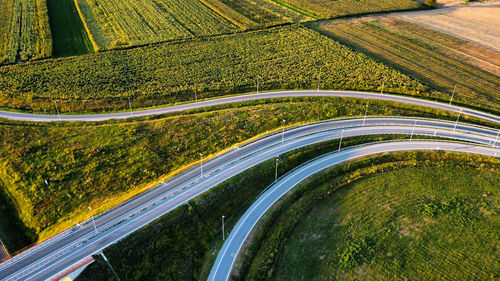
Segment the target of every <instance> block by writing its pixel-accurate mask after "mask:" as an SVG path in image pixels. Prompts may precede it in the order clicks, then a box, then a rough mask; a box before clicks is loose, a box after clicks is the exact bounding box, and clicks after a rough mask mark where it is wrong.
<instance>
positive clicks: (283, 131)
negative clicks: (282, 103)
mask: <svg viewBox="0 0 500 281" xmlns="http://www.w3.org/2000/svg"><path fill="white" fill-rule="evenodd" d="M282 122H283V130H282V133H281V143H283V142H284V141H285V122H286V121H285V119H283V120H282Z"/></svg>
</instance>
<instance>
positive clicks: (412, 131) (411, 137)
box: [410, 120, 417, 140]
mask: <svg viewBox="0 0 500 281" xmlns="http://www.w3.org/2000/svg"><path fill="white" fill-rule="evenodd" d="M415 126H417V120H415V123H413V129H412V130H411V135H410V140H412V139H413V133H414V132H415Z"/></svg>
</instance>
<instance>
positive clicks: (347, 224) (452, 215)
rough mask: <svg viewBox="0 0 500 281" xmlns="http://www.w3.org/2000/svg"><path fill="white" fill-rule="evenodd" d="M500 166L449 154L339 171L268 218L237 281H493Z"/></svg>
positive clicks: (301, 190)
mask: <svg viewBox="0 0 500 281" xmlns="http://www.w3.org/2000/svg"><path fill="white" fill-rule="evenodd" d="M499 168H500V161H499V160H498V159H496V158H485V157H479V156H471V155H465V154H451V153H443V152H439V153H432V154H430V153H423V152H422V153H421V152H419V153H401V154H388V155H385V156H382V157H375V158H369V159H365V160H361V161H356V162H352V163H350V164H347V165H344V166H339V167H335V168H333V169H331V170H330V171H328V172H327V173H323V174H321V175H318V176H315V177H314V178H313V179H311V180H309V181H308V182H305V183H303V184H302V185H300V186H299V187H298V188H296V189H295V191H293V192H292V193H291V194H289V195H288V197H287V198H286V199H285V200H282V201H281V202H279V204H277V206H276V207H274V208H273V209H272V210H271V212H270V213H268V214H267V215H266V217H265V218H264V220H262V221H261V222H260V223H259V226H258V227H257V230H256V233H254V234H253V235H252V237H254V240H253V241H252V243H251V244H250V247H249V248H247V249H245V256H244V257H243V260H240V261H239V262H238V265H239V268H238V271H237V272H236V274H235V275H233V279H235V280H331V279H334V280H352V279H357V278H361V279H368V280H389V279H390V280H393V279H394V278H398V279H400V278H401V279H405V278H408V279H421V278H423V279H443V280H449V279H453V280H470V279H476V278H477V279H481V280H489V279H491V278H493V279H494V278H495V277H494V275H495V274H496V273H495V272H498V268H499V266H500V264H499V263H498V261H495V255H497V254H498V249H497V248H496V247H494V243H495V242H493V241H498V229H499V227H500V225H499V224H498V210H499V206H498V195H496V193H497V192H498V185H497V184H496V183H498V180H499V177H498V175H499V174H498V169H499ZM340 187H342V188H341V189H340V190H337V189H339V188H340ZM458 233H460V235H456V234H458ZM464 233H466V234H465V235H463V234H464ZM492 243H493V244H492ZM491 246H493V247H491ZM431 268H432V270H431ZM465 268H467V269H465ZM424 276H425V277H424ZM497 277H498V276H497Z"/></svg>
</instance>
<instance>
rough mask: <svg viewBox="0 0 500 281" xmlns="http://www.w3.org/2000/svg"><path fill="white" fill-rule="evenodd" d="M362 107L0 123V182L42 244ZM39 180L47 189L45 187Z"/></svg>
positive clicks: (279, 105)
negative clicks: (279, 132) (243, 147)
mask: <svg viewBox="0 0 500 281" xmlns="http://www.w3.org/2000/svg"><path fill="white" fill-rule="evenodd" d="M364 111H365V101H363V100H355V99H341V98H299V99H297V98H294V99H278V100H263V101H258V102H251V103H241V104H239V105H237V106H236V107H235V108H234V105H233V108H231V107H228V106H226V107H221V109H219V110H216V109H213V110H207V109H204V110H200V111H196V112H193V113H190V114H184V115H182V114H180V115H179V114H178V115H170V116H168V117H164V118H160V117H156V118H158V119H152V120H147V119H146V120H142V121H140V120H136V121H135V122H129V121H123V122H115V123H96V124H92V123H90V124H89V123H81V124H80V123H60V124H54V123H51V124H45V123H41V124H36V123H18V122H6V121H5V122H2V123H1V124H0V126H1V130H0V159H1V160H0V167H1V169H0V179H1V180H2V181H3V183H4V186H5V188H6V190H8V193H9V194H10V195H11V198H13V199H14V202H15V204H14V205H16V206H17V212H19V217H20V220H21V221H22V222H23V223H24V224H25V225H26V227H27V228H28V229H31V231H32V232H33V233H35V237H37V238H38V239H40V240H41V239H44V238H47V237H49V236H50V235H53V234H54V233H57V232H59V231H61V230H63V229H65V228H67V227H69V226H71V223H70V222H69V220H68V219H72V220H73V221H82V220H84V219H87V218H88V215H89V214H88V210H87V207H86V206H88V205H92V206H93V207H94V206H95V207H94V209H95V212H102V211H105V210H107V209H109V208H111V207H113V206H114V205H116V204H118V203H120V202H122V201H123V200H125V199H127V198H130V197H131V196H133V195H135V194H137V193H139V192H141V191H143V190H144V189H146V188H148V187H150V186H151V185H150V183H154V182H156V181H157V180H158V179H159V178H160V177H162V176H163V175H167V174H171V173H173V172H175V171H177V170H179V169H182V168H183V167H186V165H189V164H190V163H195V162H196V161H198V160H199V158H198V157H199V156H198V153H199V152H203V154H204V155H207V156H208V155H210V154H215V153H217V152H219V151H222V150H223V149H226V148H230V147H231V146H232V145H234V144H237V143H241V142H243V141H245V140H247V139H249V138H252V137H254V136H256V135H259V134H264V133H266V132H267V131H272V130H275V129H277V128H280V127H281V122H280V120H282V119H286V120H287V124H289V125H292V124H301V123H306V122H311V121H317V120H324V119H330V118H337V117H343V116H361V115H363V114H364ZM369 114H370V115H400V114H402V115H411V116H433V115H441V116H443V117H444V118H448V119H455V118H456V117H455V115H448V113H444V112H441V111H436V110H428V109H422V108H418V107H412V106H409V107H407V106H405V107H403V108H399V107H398V105H397V104H394V103H387V102H375V101H371V102H370V112H369ZM45 180H47V182H48V183H47V184H46V183H45Z"/></svg>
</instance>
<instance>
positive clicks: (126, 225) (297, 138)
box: [0, 117, 498, 280]
mask: <svg viewBox="0 0 500 281" xmlns="http://www.w3.org/2000/svg"><path fill="white" fill-rule="evenodd" d="M342 130H343V132H342ZM369 134H406V135H409V137H410V136H417V135H428V136H436V137H447V138H454V139H458V140H463V141H470V142H475V143H480V144H484V145H489V146H495V147H498V143H497V140H498V131H496V130H492V129H489V128H485V127H479V126H471V125H465V124H460V123H458V124H457V123H455V122H446V121H439V120H433V119H414V118H400V117H391V118H366V119H365V118H351V119H340V120H332V121H326V122H318V123H312V124H307V125H303V126H298V127H294V128H290V129H288V130H286V131H285V133H284V134H282V133H281V132H278V133H274V134H270V135H267V136H264V137H262V138H260V139H258V140H255V141H253V142H250V143H248V144H245V145H242V146H240V147H236V148H234V149H232V150H230V151H227V152H226V153H224V154H221V155H219V156H217V157H214V158H212V159H210V160H209V161H206V162H205V163H204V165H203V168H204V169H203V170H204V177H203V178H201V177H200V171H199V167H193V168H191V169H189V170H187V171H185V172H184V173H181V174H179V175H178V176H176V177H173V178H172V179H171V180H170V181H168V182H167V183H163V184H160V185H159V186H158V187H157V188H154V189H151V190H149V191H148V192H145V193H143V194H141V195H139V196H137V197H135V198H133V199H131V200H129V201H127V202H125V203H123V204H121V205H119V206H117V207H115V208H113V209H111V210H109V211H108V212H105V213H103V214H101V215H99V216H98V217H96V220H95V223H96V226H97V233H96V232H95V231H94V227H93V225H92V223H89V221H86V222H83V223H82V227H74V228H72V229H69V230H66V231H64V232H62V233H60V234H58V235H56V236H54V237H52V238H50V239H48V240H46V241H44V242H42V243H40V244H38V245H36V246H34V247H32V248H30V249H28V250H26V251H24V252H22V253H20V254H19V255H17V256H15V257H13V258H12V259H10V260H8V261H6V262H4V263H2V264H0V279H2V280H46V279H50V278H51V277H53V276H55V275H57V274H58V273H60V272H62V271H63V270H65V269H66V268H69V267H71V266H72V265H74V264H76V263H78V262H79V261H81V260H83V259H85V258H87V257H89V256H90V255H92V254H95V253H98V252H99V251H101V250H102V249H104V248H105V247H107V246H109V245H110V244H113V243H115V242H116V241H118V240H120V239H122V238H124V237H126V236H127V235H129V234H130V233H132V232H133V231H135V230H137V229H139V228H141V227H143V226H144V225H146V224H148V223H150V222H152V221H154V220H155V219H157V218H158V217H160V216H162V215H164V214H165V213H167V212H169V211H171V210H173V209H175V208H176V207H178V206H180V205H182V204H185V203H186V202H187V201H188V200H190V199H192V198H194V197H196V196H198V195H200V194H201V193H203V192H205V191H207V190H209V189H210V188H212V187H214V186H216V185H217V184H220V183H222V182H223V181H225V180H227V179H229V178H231V177H233V176H235V175H237V174H239V173H241V172H242V171H244V170H246V169H248V168H250V167H253V166H255V165H257V164H258V163H261V162H263V161H265V160H267V159H271V158H273V157H276V156H278V155H280V154H282V153H284V152H287V151H290V150H293V149H296V148H300V147H303V146H307V145H311V144H314V143H318V142H322V141H326V140H331V139H337V138H339V137H340V136H341V135H343V137H349V136H359V135H369ZM283 137H284V141H283V142H282V138H283ZM416 143H417V142H415V141H413V142H407V144H408V146H409V148H412V147H413V145H414V144H416ZM497 151H498V150H497Z"/></svg>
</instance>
